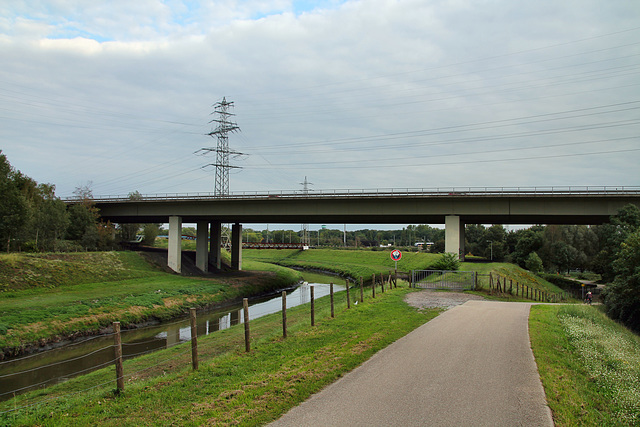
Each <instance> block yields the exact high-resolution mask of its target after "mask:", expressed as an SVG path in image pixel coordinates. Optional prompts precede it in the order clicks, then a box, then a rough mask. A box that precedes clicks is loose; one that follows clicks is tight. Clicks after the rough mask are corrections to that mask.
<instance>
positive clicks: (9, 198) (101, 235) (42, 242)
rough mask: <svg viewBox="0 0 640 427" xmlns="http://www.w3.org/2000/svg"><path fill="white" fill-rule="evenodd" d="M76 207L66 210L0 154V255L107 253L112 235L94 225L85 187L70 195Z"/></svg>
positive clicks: (49, 189)
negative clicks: (91, 251) (32, 252)
mask: <svg viewBox="0 0 640 427" xmlns="http://www.w3.org/2000/svg"><path fill="white" fill-rule="evenodd" d="M74 194H75V196H76V198H77V199H78V203H76V204H73V205H71V206H69V207H67V205H66V204H65V203H64V202H63V201H62V200H60V199H59V198H58V197H56V195H55V186H54V185H51V184H38V183H37V182H36V181H35V180H33V179H32V178H30V177H28V176H26V175H24V174H23V173H22V172H20V171H17V170H16V169H15V168H13V167H12V166H11V164H10V163H9V161H8V159H7V157H6V156H5V155H4V154H3V153H2V151H0V200H1V201H2V203H0V250H1V251H78V250H110V249H113V248H115V247H116V241H117V240H119V237H120V236H118V232H120V234H121V233H122V229H119V230H118V229H116V227H114V226H113V225H112V224H110V223H104V222H101V221H99V215H98V211H97V209H96V208H95V206H94V205H93V202H92V197H93V196H92V194H91V188H90V184H87V185H85V186H82V187H78V188H76V190H75V191H74Z"/></svg>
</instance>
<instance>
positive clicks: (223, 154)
mask: <svg viewBox="0 0 640 427" xmlns="http://www.w3.org/2000/svg"><path fill="white" fill-rule="evenodd" d="M213 107H214V110H213V113H211V114H216V115H217V117H216V118H214V119H213V120H211V121H210V122H209V123H216V126H215V128H214V129H212V130H211V132H209V133H208V134H207V135H209V136H210V137H212V138H216V139H217V144H216V147H215V148H214V147H205V148H201V149H200V150H199V152H200V151H201V152H204V154H206V153H207V152H215V153H216V162H215V163H209V164H208V165H205V166H204V167H207V166H215V168H216V179H215V183H214V186H213V194H214V196H228V195H229V170H230V169H239V168H240V167H239V166H232V165H230V164H229V157H230V156H231V155H232V154H233V155H238V156H239V155H242V153H239V152H237V151H232V150H230V149H229V134H230V133H233V132H237V131H238V130H240V127H238V125H237V124H236V123H235V122H232V121H231V120H230V119H229V118H230V117H231V116H235V114H233V113H230V112H229V107H233V102H227V99H226V97H225V98H222V101H221V102H216V103H215V104H214V105H213Z"/></svg>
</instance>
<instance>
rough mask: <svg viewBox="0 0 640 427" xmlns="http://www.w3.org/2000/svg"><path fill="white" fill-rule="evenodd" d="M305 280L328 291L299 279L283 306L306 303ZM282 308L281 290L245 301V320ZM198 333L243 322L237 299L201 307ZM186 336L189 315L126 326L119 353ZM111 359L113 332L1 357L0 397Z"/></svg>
mask: <svg viewBox="0 0 640 427" xmlns="http://www.w3.org/2000/svg"><path fill="white" fill-rule="evenodd" d="M310 286H314V288H315V291H314V295H315V298H320V297H322V296H325V295H328V294H329V285H326V284H317V283H314V284H311V285H309V284H307V283H305V284H303V285H301V286H299V287H298V288H297V289H295V290H294V291H292V292H287V307H295V306H297V305H301V304H306V303H308V302H309V300H310V290H309V289H310ZM344 289H345V288H344V286H339V285H334V292H338V291H341V290H344ZM281 309H282V299H281V296H280V294H278V295H277V296H270V297H266V298H261V299H255V300H252V301H250V305H249V320H251V319H256V318H259V317H262V316H265V315H267V314H271V313H277V312H279V311H281ZM197 320H198V322H197V330H198V335H199V336H202V335H208V334H211V333H214V332H216V331H220V330H223V329H227V328H230V327H231V326H233V325H237V324H238V323H244V313H243V310H242V305H241V304H239V305H236V306H231V307H227V308H225V309H223V310H220V309H218V310H211V311H202V312H198V314H197ZM190 339H191V328H190V321H189V318H184V319H181V320H177V321H173V322H169V323H166V324H159V325H154V326H150V327H145V328H140V329H132V330H125V331H123V332H122V353H123V356H124V358H125V359H131V358H133V357H136V356H140V355H142V354H147V353H150V352H153V351H156V350H160V349H164V348H170V347H172V346H174V345H176V344H180V343H182V342H185V341H189V340H190ZM113 361H114V349H113V335H112V334H107V335H103V336H97V337H92V338H89V339H86V340H83V341H79V342H76V343H72V344H69V345H66V346H64V347H60V348H56V349H53V350H49V351H46V352H42V353H36V354H32V355H28V356H24V357H20V358H15V359H10V360H6V361H3V362H0V400H7V399H10V398H11V397H13V396H14V395H15V394H20V393H23V392H25V391H28V390H32V389H35V388H39V387H46V386H48V385H52V384H56V383H59V382H62V381H65V380H67V379H69V378H72V377H75V376H78V375H82V374H85V373H88V372H91V371H94V370H96V369H100V368H102V367H104V366H108V365H110V364H112V363H113Z"/></svg>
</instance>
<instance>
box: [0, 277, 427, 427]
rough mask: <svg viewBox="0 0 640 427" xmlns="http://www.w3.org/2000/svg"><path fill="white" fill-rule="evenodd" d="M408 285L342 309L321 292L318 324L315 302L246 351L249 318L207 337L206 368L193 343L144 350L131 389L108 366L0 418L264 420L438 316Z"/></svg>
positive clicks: (130, 375) (342, 297)
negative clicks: (419, 303)
mask: <svg viewBox="0 0 640 427" xmlns="http://www.w3.org/2000/svg"><path fill="white" fill-rule="evenodd" d="M407 292H411V290H408V289H406V288H405V289H400V288H398V289H394V290H392V291H387V292H385V293H384V294H380V295H377V296H376V298H375V299H373V298H372V296H371V292H365V294H364V302H363V303H360V302H358V304H355V300H356V295H355V294H358V295H357V297H358V298H357V299H358V301H359V293H354V292H352V293H351V300H352V304H351V308H350V309H348V308H347V305H346V292H340V293H338V294H337V295H336V298H335V302H336V307H335V318H331V316H330V304H329V300H330V299H329V298H328V297H324V298H320V299H317V300H316V304H315V307H316V317H315V319H316V323H315V326H314V327H312V326H311V325H310V318H309V308H310V307H309V305H308V304H306V305H303V306H298V307H295V308H292V309H290V310H287V324H288V336H287V338H286V339H283V337H282V316H281V315H280V314H278V313H276V314H271V315H267V316H264V317H262V318H260V319H256V320H254V321H252V322H251V351H250V352H248V353H247V352H245V348H244V328H243V327H242V326H241V325H240V326H234V327H231V328H229V329H225V330H222V331H219V332H217V333H215V334H211V335H208V336H204V337H202V338H199V339H198V354H199V359H200V368H199V370H198V371H193V370H192V368H191V351H190V345H189V344H188V343H187V344H182V345H177V346H174V347H172V348H170V349H167V350H163V351H159V352H155V353H152V354H148V355H144V356H140V357H137V358H135V359H131V360H128V361H125V363H124V375H125V390H124V393H121V394H120V395H119V396H117V397H116V396H114V394H113V393H112V390H113V388H114V387H115V377H114V370H113V368H112V367H109V368H104V369H101V370H98V371H96V372H93V373H90V374H88V375H83V376H81V377H78V378H74V379H70V380H69V381H66V382H64V383H61V384H57V385H54V386H52V387H49V388H47V389H45V390H43V391H39V392H37V393H27V394H25V395H20V396H17V397H16V398H15V399H12V400H11V401H8V402H4V403H0V414H3V415H2V417H0V424H1V422H2V421H8V422H10V423H12V424H14V425H33V424H41V425H79V424H84V425H102V424H104V425H152V424H153V425H158V424H171V423H173V424H178V425H180V424H182V425H187V424H194V425H202V424H210V425H211V424H220V425H222V424H231V423H233V422H234V421H233V420H236V421H235V422H236V423H240V424H242V423H247V422H248V421H249V420H252V422H253V423H254V424H258V425H259V424H264V423H265V422H267V421H269V420H272V419H274V417H276V416H277V414H279V413H281V411H282V410H283V408H284V407H285V406H286V407H291V405H295V404H296V403H297V402H300V401H302V400H304V399H305V398H306V397H307V396H308V395H309V393H313V392H314V390H318V389H319V388H322V387H324V386H325V385H326V384H328V383H330V382H332V381H334V380H335V379H336V378H337V377H339V376H341V375H343V374H344V373H345V372H347V371H349V370H350V369H352V368H353V367H355V366H357V365H359V364H360V363H362V362H363V361H364V360H366V359H367V358H368V357H370V356H371V355H372V354H373V353H375V352H376V351H378V350H379V349H380V348H383V347H384V346H386V345H388V344H389V343H390V342H393V341H395V340H397V339H398V338H399V337H401V336H403V335H405V334H406V333H407V332H408V331H410V330H412V329H414V328H415V327H417V326H418V325H420V324H422V323H424V322H426V321H428V320H429V319H430V318H432V317H433V316H435V314H436V311H435V310H427V311H418V310H415V309H413V308H411V307H409V306H408V305H407V304H406V303H405V302H404V301H403V297H404V295H405V294H406V293H407ZM400 320H401V321H400ZM7 411H11V412H7ZM5 414H6V415H5Z"/></svg>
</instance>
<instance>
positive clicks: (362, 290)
mask: <svg viewBox="0 0 640 427" xmlns="http://www.w3.org/2000/svg"><path fill="white" fill-rule="evenodd" d="M363 302H364V284H363V283H362V276H360V303H361V304H362V303H363Z"/></svg>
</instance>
